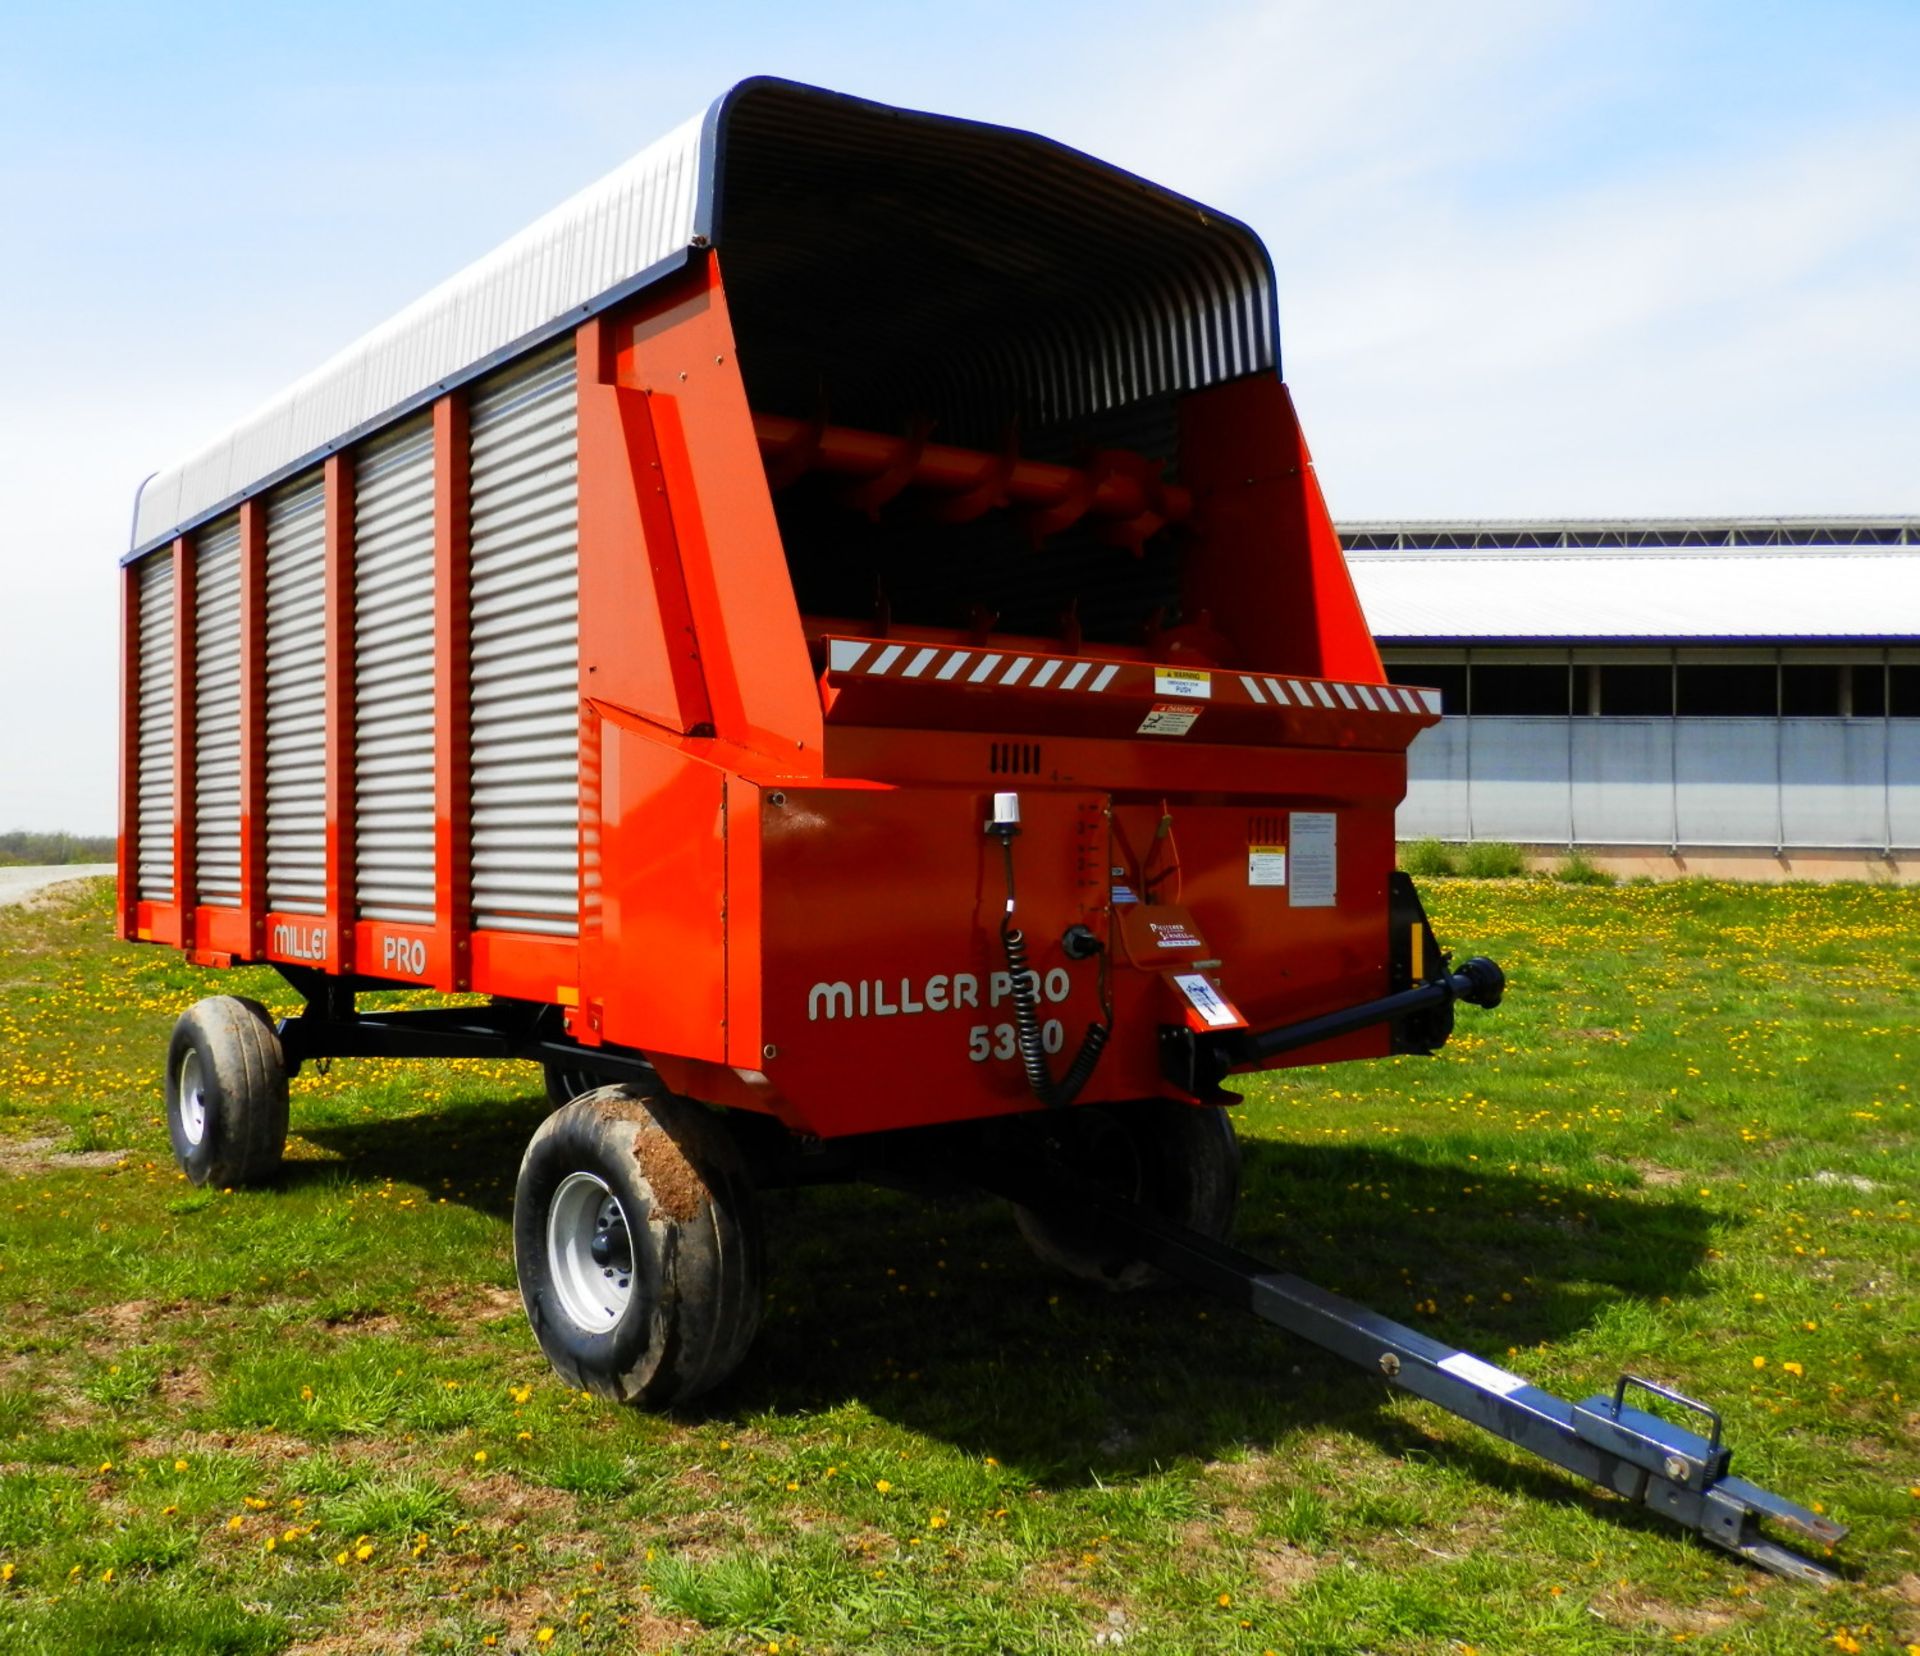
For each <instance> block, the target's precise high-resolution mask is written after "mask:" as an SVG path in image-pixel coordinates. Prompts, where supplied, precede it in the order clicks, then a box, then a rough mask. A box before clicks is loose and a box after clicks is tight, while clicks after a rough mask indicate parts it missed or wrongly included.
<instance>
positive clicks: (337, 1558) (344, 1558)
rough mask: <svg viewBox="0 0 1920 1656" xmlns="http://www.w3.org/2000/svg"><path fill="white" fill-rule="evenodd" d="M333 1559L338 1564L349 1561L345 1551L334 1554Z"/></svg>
mask: <svg viewBox="0 0 1920 1656" xmlns="http://www.w3.org/2000/svg"><path fill="white" fill-rule="evenodd" d="M333 1561H334V1563H336V1564H344V1563H346V1561H347V1555H346V1554H345V1553H344V1552H337V1553H335V1554H334V1555H333Z"/></svg>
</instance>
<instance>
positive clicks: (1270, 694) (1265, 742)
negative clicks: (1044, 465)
mask: <svg viewBox="0 0 1920 1656" xmlns="http://www.w3.org/2000/svg"><path fill="white" fill-rule="evenodd" d="M820 648H821V660H822V664H823V668H824V670H823V672H822V673H821V677H820V691H821V699H822V701H823V703H824V705H825V707H826V713H827V721H828V723H829V724H850V725H883V726H895V727H905V728H912V729H932V730H996V731H1011V732H1032V733H1035V734H1048V735H1063V736H1106V737H1125V738H1132V737H1152V738H1156V739H1160V740H1177V741H1184V742H1204V743H1216V742H1235V743H1247V744H1250V745H1255V746H1263V747H1276V746H1277V747H1325V748H1362V749H1369V750H1372V751H1375V752H1390V753H1397V752H1400V751H1402V750H1404V749H1405V748H1406V746H1407V744H1408V743H1409V742H1411V741H1412V740H1413V738H1414V737H1415V736H1417V735H1418V734H1419V733H1420V732H1421V731H1422V730H1424V729H1425V728H1426V727H1427V726H1428V725H1432V724H1438V723H1439V720H1440V712H1439V707H1438V705H1437V702H1438V698H1437V696H1435V694H1434V693H1433V692H1432V691H1421V690H1411V689H1407V688H1405V687H1403V686H1400V685H1392V684H1362V683H1357V682H1354V681H1351V680H1344V679H1321V678H1296V677H1293V676H1291V675H1287V674H1273V673H1243V672H1239V671H1234V670H1225V669H1221V668H1216V667H1200V666H1191V665H1178V666H1175V665H1167V664H1154V663H1151V662H1144V661H1120V660H1115V659H1112V658H1109V657H1103V656H1099V655H1086V654H1078V655H1069V654H1064V653H1058V652H1053V651H1049V650H1046V649H1044V648H1032V649H1027V648H1020V647H1017V646H1016V645H1014V644H1012V643H990V644H953V643H933V642H928V641H926V640H925V639H903V638H859V637H847V636H836V635H833V634H828V635H827V636H825V637H824V638H822V639H821V640H820Z"/></svg>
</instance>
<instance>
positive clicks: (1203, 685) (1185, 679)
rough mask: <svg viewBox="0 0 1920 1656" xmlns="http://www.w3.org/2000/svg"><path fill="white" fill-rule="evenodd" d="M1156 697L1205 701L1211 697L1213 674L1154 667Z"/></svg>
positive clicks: (1193, 670) (1195, 670)
mask: <svg viewBox="0 0 1920 1656" xmlns="http://www.w3.org/2000/svg"><path fill="white" fill-rule="evenodd" d="M1153 693H1154V694H1155V695H1156V696H1194V697H1197V698H1199V699H1200V700H1203V701H1204V700H1206V699H1208V698H1210V697H1211V696H1212V695H1213V674H1211V673H1203V672H1200V671H1198V670H1197V669H1195V668H1191V667H1156V668H1154V670H1153Z"/></svg>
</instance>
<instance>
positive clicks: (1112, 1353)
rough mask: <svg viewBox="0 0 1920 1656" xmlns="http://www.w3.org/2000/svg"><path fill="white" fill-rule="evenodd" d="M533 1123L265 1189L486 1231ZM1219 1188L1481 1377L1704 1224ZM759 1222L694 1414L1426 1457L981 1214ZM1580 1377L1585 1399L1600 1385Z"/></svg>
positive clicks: (1375, 1388) (1284, 1371)
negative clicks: (755, 1271) (759, 1306)
mask: <svg viewBox="0 0 1920 1656" xmlns="http://www.w3.org/2000/svg"><path fill="white" fill-rule="evenodd" d="M545 1109H546V1106H545V1104H544V1103H543V1102H542V1101H541V1100H539V1099H534V1098H526V1099H518V1100H513V1101H511V1102H505V1103H498V1104H476V1105H469V1106H462V1107H457V1108H454V1109H449V1110H447V1111H444V1112H442V1113H439V1114H436V1115H432V1116H414V1117H408V1118H403V1119H400V1120H385V1121H379V1122H368V1123H366V1124H365V1125H360V1124H350V1125H335V1126H319V1127H313V1128H307V1129H305V1130H304V1136H306V1137H308V1138H310V1139H312V1140H313V1141H315V1142H316V1143H319V1144H321V1145H323V1146H325V1147H326V1148H328V1149H330V1150H333V1151H334V1152H336V1153H337V1154H338V1155H340V1156H341V1157H342V1158H343V1159H344V1161H345V1163H346V1167H345V1168H344V1169H342V1168H341V1166H340V1165H339V1164H338V1163H329V1164H304V1165H303V1164H299V1163H294V1164H290V1165H289V1168H288V1177H289V1179H290V1180H293V1181H296V1182H298V1181H302V1180H306V1179H314V1178H331V1179H337V1178H339V1177H340V1176H341V1175H342V1173H343V1172H344V1173H345V1174H346V1176H347V1177H349V1178H357V1179H368V1180H381V1179H392V1180H395V1181H397V1182H402V1183H410V1184H418V1185H420V1186H422V1187H423V1188H425V1189H428V1190H430V1191H436V1192H437V1191H438V1190H439V1188H440V1181H441V1180H442V1179H443V1178H447V1177H449V1176H452V1177H453V1178H454V1183H455V1187H456V1192H457V1195H458V1199H459V1200H462V1201H465V1202H467V1203H468V1204H469V1205H471V1206H473V1207H475V1208H476V1209H478V1210H479V1211H482V1212H484V1213H487V1214H489V1215H492V1216H495V1217H498V1218H503V1219H504V1218H506V1217H507V1216H508V1215H509V1214H510V1213H511V1211H512V1201H513V1175H514V1171H515V1169H516V1168H517V1167H518V1165H519V1158H520V1155H521V1152H522V1149H523V1148H524V1146H525V1144H526V1141H527V1138H528V1136H529V1135H530V1134H531V1132H532V1131H533V1129H534V1127H535V1126H537V1125H538V1123H539V1121H540V1120H541V1119H542V1117H543V1115H544V1113H545ZM1244 1166H1245V1177H1244V1185H1245V1192H1246V1194H1245V1198H1244V1200H1243V1203H1242V1208H1241V1217H1240V1225H1239V1232H1238V1236H1237V1240H1238V1242H1239V1243H1240V1244H1241V1245H1242V1246H1244V1247H1246V1248H1247V1249H1249V1250H1250V1251H1252V1252H1253V1253H1256V1254H1258V1255H1261V1256H1262V1257H1265V1258H1267V1259H1270V1260H1272V1261H1274V1262H1275V1263H1276V1264H1278V1265H1280V1266H1282V1267H1283V1268H1285V1269H1288V1270H1292V1271H1296V1272H1298V1273H1299V1274H1301V1275H1303V1276H1305V1277H1307V1278H1309V1279H1310V1280H1312V1281H1315V1282H1318V1283H1320V1284H1321V1285H1323V1286H1325V1287H1328V1288H1332V1289H1335V1290H1336V1291H1338V1292H1340V1293H1343V1294H1346V1295H1348V1296H1349V1297H1351V1298H1353V1299H1356V1300H1359V1301H1360V1302H1361V1303H1363V1304H1367V1305H1371V1306H1373V1307H1375V1308H1377V1309H1378V1310H1381V1311H1383V1312H1385V1313H1386V1314H1387V1315H1389V1316H1392V1317H1395V1318H1398V1319H1401V1320H1404V1321H1408V1322H1411V1323H1413V1324H1415V1325H1416V1326H1418V1327H1421V1328H1422V1329H1424V1330H1426V1331H1427V1332H1430V1333H1432V1334H1434V1335H1436V1336H1437V1337H1439V1338H1442V1339H1446V1340H1450V1341H1452V1342H1454V1343H1456V1344H1458V1345H1461V1346H1464V1347H1466V1348H1467V1349H1469V1350H1473V1351H1477V1352H1480V1353H1482V1354H1484V1355H1486V1356H1488V1357H1490V1358H1492V1359H1493V1360H1495V1361H1504V1360H1506V1353H1507V1352H1508V1351H1509V1350H1510V1349H1517V1350H1519V1351H1521V1352H1525V1351H1526V1350H1527V1348H1529V1347H1531V1346H1534V1345H1535V1344H1537V1343H1545V1344H1548V1345H1553V1344H1555V1343H1558V1342H1561V1341H1564V1340H1567V1339H1569V1338H1571V1337H1573V1336H1575V1335H1577V1334H1578V1333H1580V1332H1581V1331H1582V1330H1584V1329H1586V1328H1588V1327H1590V1326H1591V1325H1592V1323H1593V1322H1594V1320H1595V1318H1596V1317H1597V1316H1599V1315H1601V1314H1602V1313H1603V1312H1606V1311H1607V1310H1609V1308H1613V1307H1617V1306H1621V1305H1623V1304H1629V1303H1632V1302H1640V1303H1643V1304H1649V1305H1650V1304H1652V1303H1653V1302H1655V1301H1657V1300H1659V1299H1660V1298H1661V1297H1663V1296H1666V1297H1672V1298H1679V1297H1682V1296H1685V1295H1687V1294H1689V1293H1692V1292H1696V1291H1697V1290H1698V1287H1699V1284H1700V1279H1701V1271H1702V1267H1703V1264H1704V1261H1705V1258H1706V1250H1707V1245H1708V1236H1709V1231H1710V1228H1711V1226H1712V1225H1713V1223H1715V1222H1716V1220H1715V1216H1713V1215H1710V1214H1709V1213H1708V1212H1707V1211H1706V1210H1705V1209H1703V1208H1701V1207H1698V1206H1695V1205H1694V1204H1692V1203H1691V1202H1689V1201H1686V1200H1681V1199H1674V1198H1672V1197H1668V1198H1665V1199H1662V1200H1658V1201H1647V1200H1641V1199H1635V1198H1633V1197H1626V1196H1620V1195H1606V1194H1598V1193H1593V1192H1590V1191H1588V1190H1587V1189H1586V1188H1585V1187H1584V1185H1582V1184H1580V1183H1573V1182H1556V1181H1554V1180H1551V1179H1542V1178H1534V1177H1528V1178H1521V1177H1515V1176H1511V1175H1507V1174H1504V1173H1490V1172H1487V1171H1485V1170H1484V1169H1483V1168H1482V1167H1480V1166H1479V1165H1473V1166H1461V1165H1457V1164H1451V1163H1444V1162H1441V1163H1436V1162H1428V1161H1423V1160H1420V1159H1418V1158H1417V1157H1416V1156H1411V1155H1407V1154H1404V1153H1400V1152H1396V1151H1393V1150H1386V1149H1378V1148H1366V1149H1362V1148H1356V1147H1346V1146H1327V1145H1301V1144H1284V1143H1275V1142H1272V1141H1268V1140H1259V1139H1250V1140H1247V1141H1246V1142H1245V1144H1244ZM456 1169H457V1170H458V1171H457V1172H456V1171H455V1170H456ZM762 1201H763V1211H764V1215H765V1219H766V1225H767V1248H768V1286H769V1297H768V1304H767V1315H766V1323H765V1326H764V1328H763V1331H762V1333H761V1336H760V1339H759V1341H758V1342H757V1344H756V1346H755V1348H754V1350H753V1352H752V1354H751V1355H750V1356H749V1358H748V1360H747V1363H746V1365H745V1367H744V1368H743V1370H742V1371H741V1373H740V1375H739V1376H738V1377H737V1378H736V1379H735V1380H734V1381H733V1382H731V1383H730V1384H728V1385H727V1386H726V1387H724V1388H723V1389H722V1390H721V1391H720V1392H719V1393H717V1394H716V1395H715V1396H714V1397H713V1398H712V1399H711V1400H710V1401H709V1402H708V1403H707V1405H706V1407H705V1409H704V1410H703V1411H702V1412H703V1413H705V1414H708V1415H711V1416H714V1417H724V1418H733V1417H736V1416H739V1415H742V1414H769V1415H773V1416H776V1417H798V1416H802V1415H811V1414H815V1413H818V1412H820V1411H823V1410H829V1409H833V1408H836V1407H839V1406H841V1405H850V1404H853V1405H860V1406H863V1407H865V1408H866V1409H869V1410H871V1411H873V1412H874V1413H875V1414H878V1415H880V1416H881V1417H883V1418H886V1419H889V1420H893V1421H895V1422H897V1423H898V1424H900V1425H902V1426H904V1427H907V1428H909V1429H911V1430H913V1431H916V1432H920V1433H924V1434H927V1435H929V1436H932V1437H936V1438H939V1439H941V1440H943V1441H946V1442H949V1443H952V1444H954V1445H955V1446H956V1447H959V1448H962V1449H964V1450H967V1451H969V1452H972V1453H976V1454H992V1455H994V1456H996V1457H997V1458H999V1459H1001V1460H1002V1461H1005V1462H1008V1463H1012V1464H1018V1465H1020V1466H1021V1467H1022V1468H1023V1470H1025V1471H1026V1472H1027V1473H1028V1474H1029V1475H1030V1476H1033V1477H1036V1478H1039V1479H1041V1480H1042V1481H1046V1482H1053V1483H1061V1484H1071V1483H1085V1482H1087V1481H1089V1480H1090V1479H1100V1478H1108V1477H1119V1476H1126V1475H1128V1474H1131V1473H1139V1472H1143V1471H1147V1470H1150V1469H1151V1468H1153V1467H1155V1466H1157V1465H1164V1464H1167V1463H1168V1462H1170V1461H1172V1460H1174V1459H1176V1458H1178V1457H1180V1456H1184V1455H1194V1456H1199V1457H1201V1458H1211V1457H1213V1456H1216V1455H1218V1454H1220V1453H1222V1452H1223V1451H1228V1450H1232V1449H1234V1448H1235V1447H1237V1446H1243V1445H1244V1446H1250V1447H1260V1446H1266V1445H1271V1444H1274V1443H1278V1442H1280V1441H1282V1440H1284V1439H1286V1438H1287V1437H1289V1436H1291V1435H1293V1434H1295V1433H1299V1432H1303V1431H1309V1430H1315V1429H1323V1428H1326V1427H1329V1426H1331V1427H1335V1428H1338V1429H1344V1430H1348V1431H1352V1432H1355V1433H1357V1434H1359V1435H1361V1436H1363V1437H1366V1438H1368V1439H1369V1440H1371V1441H1373V1442H1374V1443H1376V1444H1377V1445H1378V1446H1380V1447H1381V1448H1383V1449H1385V1450H1387V1451H1388V1452H1389V1453H1395V1454H1406V1453H1410V1452H1418V1451H1420V1450H1422V1449H1424V1448H1426V1447H1430V1446H1431V1445H1432V1440H1431V1439H1429V1438H1428V1437H1426V1435H1425V1434H1424V1433H1423V1432H1422V1431H1421V1430H1420V1429H1419V1428H1418V1427H1416V1426H1412V1425H1409V1424H1408V1423H1407V1422H1406V1421H1405V1420H1404V1419H1401V1418H1398V1417H1395V1416H1390V1415H1387V1414H1383V1413H1382V1412H1381V1410H1380V1408H1379V1402H1380V1400H1381V1398H1382V1397H1383V1396H1384V1395H1385V1388H1384V1387H1383V1386H1382V1385H1381V1384H1380V1383H1379V1382H1378V1381H1376V1380H1373V1379H1372V1378H1371V1377H1367V1376H1362V1375H1360V1374H1358V1373H1357V1372H1356V1371H1355V1370H1353V1369H1352V1368H1350V1367H1349V1366H1347V1365H1345V1364H1343V1363H1341V1362H1340V1361H1338V1360H1337V1359H1335V1358H1333V1357H1331V1356H1329V1355H1327V1354H1325V1353H1323V1352H1321V1351H1319V1350H1318V1349H1317V1348H1315V1347H1313V1346H1310V1345H1308V1344H1307V1343H1306V1342H1305V1341H1302V1340H1297V1339H1293V1338H1290V1337H1289V1336H1287V1335H1285V1334H1283V1333H1281V1332H1280V1331H1278V1330H1275V1329H1272V1328H1269V1327H1267V1326H1266V1325H1264V1324H1261V1323H1257V1322H1255V1321H1253V1320H1252V1319H1250V1318H1249V1317H1247V1316H1246V1315H1244V1314H1243V1313H1241V1312H1238V1311H1235V1310H1233V1309H1231V1308H1229V1307H1226V1306H1223V1305H1216V1304H1213V1303H1211V1302H1208V1301H1205V1300H1202V1299H1200V1298H1199V1297H1198V1296H1196V1295H1195V1294H1193V1293H1191V1292H1189V1291H1186V1290H1184V1289H1177V1288H1175V1289H1166V1290H1161V1291H1149V1292H1145V1293H1139V1294H1129V1295H1116V1294H1110V1293H1107V1292H1105V1291H1103V1290H1100V1289H1097V1288H1092V1287H1088V1286H1086V1285H1082V1284H1078V1283H1073V1282H1068V1281H1064V1280H1062V1279H1060V1278H1058V1277H1056V1276H1054V1275H1052V1274H1050V1273H1049V1272H1048V1271H1047V1270H1046V1269H1045V1268H1044V1267H1042V1266H1041V1265H1040V1264H1039V1263H1038V1262H1037V1261H1036V1260H1034V1259H1033V1258H1032V1257H1031V1256H1030V1255H1029V1254H1028V1253H1027V1251H1026V1249H1025V1247H1024V1245H1023V1244H1022V1243H1021V1241H1020V1239H1019V1236H1018V1233H1017V1232H1016V1231H1015V1229H1014V1226H1013V1223H1012V1219H1011V1216H1010V1214H1009V1212H1008V1209H1007V1208H1006V1206H1005V1204H1004V1203H1001V1202H998V1201H996V1200H992V1199H989V1198H985V1197H976V1196H962V1197H950V1198H927V1197H917V1196H914V1197H910V1196H904V1195H901V1194H899V1193H897V1192H893V1191H885V1190H876V1189H872V1188H868V1187H865V1186H855V1187H849V1188H836V1189H819V1190H798V1191H775V1192H769V1193H767V1194H766V1195H765V1196H764V1197H763V1198H762ZM1720 1217H1721V1218H1722V1219H1723V1218H1724V1216H1720ZM425 1264H426V1262H425V1261H423V1262H422V1266H423V1268H424V1267H425ZM1505 1295H1511V1296H1512V1297H1511V1299H1510V1300H1509V1299H1506V1298H1504V1297H1503V1296H1505ZM1427 1302H1431V1303H1432V1304H1433V1305H1434V1306H1435V1307H1436V1309H1435V1310H1432V1311H1427V1310H1423V1309H1420V1307H1421V1306H1422V1305H1423V1304H1424V1303H1427ZM1513 1361H1514V1362H1515V1363H1516V1365H1517V1366H1520V1367H1522V1368H1524V1367H1526V1366H1527V1365H1526V1363H1525V1359H1524V1358H1516V1359H1513ZM1589 1378H1590V1379H1591V1382H1592V1385H1591V1389H1600V1388H1601V1387H1602V1386H1604V1385H1606V1384H1608V1383H1610V1381H1611V1379H1612V1375H1611V1373H1608V1374H1594V1375H1592V1376H1590V1377H1589ZM1438 1452H1439V1453H1441V1454H1442V1455H1443V1456H1444V1457H1445V1458H1447V1459H1449V1460H1450V1461H1453V1462H1456V1463H1464V1464H1466V1465H1470V1466H1471V1467H1472V1469H1473V1470H1474V1471H1475V1473H1476V1474H1477V1475H1479V1476H1483V1477H1486V1478H1488V1479H1489V1480H1491V1481H1495V1482H1501V1483H1511V1482H1514V1481H1516V1480H1517V1481H1518V1482H1519V1483H1520V1485H1521V1486H1522V1487H1527V1488H1529V1489H1536V1490H1537V1491H1538V1492H1541V1493H1545V1492H1547V1491H1549V1490H1552V1491H1557V1492H1559V1493H1560V1494H1562V1495H1565V1494H1566V1493H1567V1489H1568V1486H1567V1485H1566V1483H1565V1481H1564V1480H1563V1479H1561V1478H1560V1477H1559V1476H1558V1475H1557V1474H1553V1473H1549V1472H1547V1471H1545V1470H1544V1469H1539V1470H1536V1469H1534V1468H1531V1467H1526V1466H1516V1465H1515V1464H1514V1463H1513V1462H1512V1461H1510V1460H1509V1459H1508V1458H1507V1452H1506V1451H1504V1450H1501V1449H1498V1448H1495V1447H1493V1446H1492V1445H1488V1446H1487V1447H1486V1449H1485V1450H1484V1451H1483V1450H1481V1449H1479V1448H1478V1447H1475V1448H1473V1449H1465V1448H1464V1447H1463V1446H1461V1445H1459V1444H1458V1443H1455V1444H1453V1445H1450V1446H1448V1447H1447V1448H1445V1449H1443V1450H1440V1451H1438Z"/></svg>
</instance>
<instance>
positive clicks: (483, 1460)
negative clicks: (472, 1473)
mask: <svg viewBox="0 0 1920 1656" xmlns="http://www.w3.org/2000/svg"><path fill="white" fill-rule="evenodd" d="M473 1464H474V1465H475V1466H485V1465H486V1464H487V1452H486V1450H484V1449H476V1450H474V1452H473Z"/></svg>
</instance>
